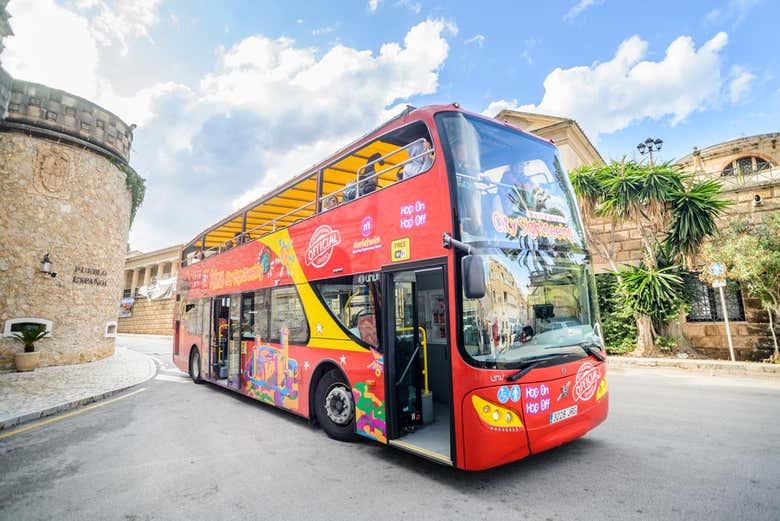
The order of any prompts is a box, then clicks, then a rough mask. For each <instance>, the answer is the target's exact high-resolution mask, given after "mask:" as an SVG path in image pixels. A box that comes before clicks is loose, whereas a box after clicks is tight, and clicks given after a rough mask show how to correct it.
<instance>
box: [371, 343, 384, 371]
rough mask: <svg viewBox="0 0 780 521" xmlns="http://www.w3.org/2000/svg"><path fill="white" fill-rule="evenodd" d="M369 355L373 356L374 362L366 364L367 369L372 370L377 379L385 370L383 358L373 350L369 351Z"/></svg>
mask: <svg viewBox="0 0 780 521" xmlns="http://www.w3.org/2000/svg"><path fill="white" fill-rule="evenodd" d="M371 354H372V355H374V361H373V362H371V363H370V364H368V368H369V369H373V370H374V374H375V375H376V377H377V378H379V377H380V376H382V372H383V371H384V368H385V357H384V356H382V353H380V352H379V351H376V350H374V349H372V350H371Z"/></svg>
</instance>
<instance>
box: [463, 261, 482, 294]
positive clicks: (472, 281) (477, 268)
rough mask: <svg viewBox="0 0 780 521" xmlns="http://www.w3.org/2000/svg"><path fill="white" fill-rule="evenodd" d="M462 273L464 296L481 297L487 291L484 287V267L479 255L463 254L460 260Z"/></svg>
mask: <svg viewBox="0 0 780 521" xmlns="http://www.w3.org/2000/svg"><path fill="white" fill-rule="evenodd" d="M460 269H461V273H462V275H463V292H464V293H465V294H466V298H482V297H484V296H485V293H486V292H487V290H486V288H485V267H484V265H483V264H482V257H480V256H479V255H465V256H464V257H463V258H462V259H461V260H460Z"/></svg>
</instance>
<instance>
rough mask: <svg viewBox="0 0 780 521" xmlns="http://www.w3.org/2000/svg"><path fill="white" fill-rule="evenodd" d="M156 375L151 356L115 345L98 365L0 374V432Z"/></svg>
mask: <svg viewBox="0 0 780 521" xmlns="http://www.w3.org/2000/svg"><path fill="white" fill-rule="evenodd" d="M156 372H157V366H156V365H155V363H154V361H153V360H152V359H151V358H150V357H148V356H146V355H144V354H141V353H136V352H135V351H131V350H129V349H125V348H123V347H119V346H117V347H116V351H115V352H114V354H113V355H112V356H109V357H108V358H104V359H103V360H98V361H97V362H90V363H87V364H78V365H63V366H56V367H43V368H39V369H36V370H35V371H32V372H29V373H17V372H8V373H0V430H3V429H8V428H10V427H13V426H15V425H18V424H20V423H24V422H28V421H32V420H37V419H38V418H42V417H44V416H50V415H52V414H57V413H59V412H62V411H65V410H68V409H72V408H75V407H79V406H81V405H84V404H87V403H90V402H94V401H97V400H102V399H103V398H106V397H108V396H111V395H112V394H115V393H118V392H120V391H123V390H125V389H127V388H128V387H132V386H134V385H138V384H140V383H143V382H145V381H147V380H149V379H150V378H152V377H154V375H155V374H156Z"/></svg>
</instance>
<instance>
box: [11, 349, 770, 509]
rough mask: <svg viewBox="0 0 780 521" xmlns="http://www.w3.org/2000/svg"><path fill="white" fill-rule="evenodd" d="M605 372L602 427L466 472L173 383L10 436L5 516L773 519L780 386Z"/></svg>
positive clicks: (154, 384) (164, 377) (152, 385)
mask: <svg viewBox="0 0 780 521" xmlns="http://www.w3.org/2000/svg"><path fill="white" fill-rule="evenodd" d="M153 352H158V353H159V352H160V349H157V348H155V349H154V351H153ZM160 356H162V355H160ZM610 375H611V376H610V381H609V385H610V393H611V411H610V417H609V419H608V420H607V422H606V423H605V424H603V425H602V426H600V427H599V428H597V429H596V430H594V431H592V432H591V433H589V434H588V435H587V436H585V437H584V438H582V439H580V440H577V441H575V442H573V443H570V444H568V445H565V446H563V447H559V448H557V449H555V450H552V451H549V452H546V453H543V454H540V455H537V456H533V457H531V458H527V459H526V460H523V461H519V462H517V463H514V464H511V465H507V466H505V467H501V468H498V469H493V470H490V471H486V472H479V473H466V472H461V471H458V470H454V469H451V468H447V467H442V466H439V465H436V464H434V463H430V462H427V461H425V460H422V459H419V458H417V457H414V456H411V455H408V454H405V453H402V452H399V451H397V450H395V449H392V448H389V447H383V446H380V445H377V444H374V443H372V442H369V441H361V442H357V443H351V444H345V443H338V442H335V441H332V440H330V439H328V438H327V437H326V436H325V435H324V433H323V432H322V431H320V430H318V429H315V428H312V427H310V426H309V425H308V424H307V423H306V422H305V421H304V420H302V419H299V418H297V417H295V416H292V415H290V414H287V413H284V412H281V411H278V410H275V409H273V408H271V407H268V406H265V405H262V404H259V403H256V402H253V401H251V400H248V399H245V398H243V397H240V396H237V395H234V394H232V393H229V392H227V391H223V390H221V389H218V388H216V387H213V386H210V385H194V384H192V383H190V382H189V381H187V380H186V379H185V378H181V377H179V376H176V375H175V374H174V373H172V372H169V371H165V372H164V373H161V377H158V379H156V380H152V381H150V382H148V383H147V384H145V385H143V386H142V388H143V389H144V390H143V391H141V392H136V393H135V394H132V395H124V396H125V397H124V398H122V399H120V400H117V401H114V402H111V403H106V404H105V405H104V406H101V407H97V408H95V409H92V410H87V411H85V412H83V413H82V414H77V415H74V416H71V417H68V418H65V419H63V420H62V421H56V422H53V423H50V424H48V425H44V426H41V427H38V428H35V429H32V430H29V431H27V432H24V433H19V434H16V435H13V436H10V437H8V438H6V439H2V440H0V519H2V520H5V519H9V520H10V519H13V520H26V519H47V520H48V519H60V520H69V519H73V520H92V519H100V520H103V519H106V520H125V521H130V520H153V519H154V520H157V519H204V520H205V519H208V520H228V519H241V520H244V519H252V518H256V519H274V520H284V519H306V520H307V521H314V520H320V519H322V520H328V521H332V520H335V519H362V520H366V521H373V520H375V519H376V520H379V519H393V520H416V519H426V520H434V519H468V520H476V519H491V520H494V519H529V520H537V519H538V520H544V521H546V520H571V519H587V520H607V519H620V520H626V519H645V520H647V519H664V520H666V519H681V520H686V521H691V520H698V519H702V520H718V519H724V520H726V519H727V520H742V519H744V520H762V519H766V520H777V519H780V421H778V417H780V382H772V381H759V380H748V379H725V378H711V377H701V376H686V375H682V374H681V373H677V372H658V371H657V370H656V371H651V370H644V371H631V372H621V373H618V372H616V371H612V372H611V373H610Z"/></svg>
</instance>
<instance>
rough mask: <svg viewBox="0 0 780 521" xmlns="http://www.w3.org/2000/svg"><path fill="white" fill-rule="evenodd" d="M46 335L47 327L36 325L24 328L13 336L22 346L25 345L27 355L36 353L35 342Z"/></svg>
mask: <svg viewBox="0 0 780 521" xmlns="http://www.w3.org/2000/svg"><path fill="white" fill-rule="evenodd" d="M46 334H47V332H46V326H44V325H43V324H36V325H34V326H33V325H27V326H24V327H22V330H21V331H17V332H15V333H13V334H12V335H11V336H13V338H14V340H16V341H17V342H19V343H20V344H24V352H25V353H33V352H35V342H37V341H38V340H40V339H41V338H43V337H45V336H46Z"/></svg>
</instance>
